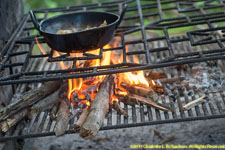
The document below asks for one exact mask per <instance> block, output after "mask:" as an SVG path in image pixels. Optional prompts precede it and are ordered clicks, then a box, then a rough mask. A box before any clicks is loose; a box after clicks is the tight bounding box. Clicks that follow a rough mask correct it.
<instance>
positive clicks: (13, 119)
mask: <svg viewBox="0 0 225 150" xmlns="http://www.w3.org/2000/svg"><path fill="white" fill-rule="evenodd" d="M27 114H28V109H23V110H20V111H19V112H17V113H16V114H14V115H12V116H10V117H8V118H7V119H5V120H3V121H1V122H0V130H1V131H2V132H7V131H8V130H9V129H10V128H11V127H13V126H14V125H16V124H17V123H18V122H19V121H20V120H22V119H23V118H24V117H25V116H26V115H27Z"/></svg>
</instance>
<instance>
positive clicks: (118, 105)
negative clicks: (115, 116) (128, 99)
mask: <svg viewBox="0 0 225 150" xmlns="http://www.w3.org/2000/svg"><path fill="white" fill-rule="evenodd" d="M112 108H113V109H115V110H116V111H117V113H119V114H120V115H124V116H125V117H126V118H127V117H128V114H127V113H126V111H125V110H124V109H123V108H122V107H121V106H120V104H119V103H118V102H117V101H113V105H112Z"/></svg>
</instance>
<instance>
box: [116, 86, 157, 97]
mask: <svg viewBox="0 0 225 150" xmlns="http://www.w3.org/2000/svg"><path fill="white" fill-rule="evenodd" d="M120 86H122V87H123V88H125V89H126V90H128V91H129V92H130V93H134V94H137V95H140V96H143V97H147V98H149V99H151V100H153V101H157V100H158V98H159V97H158V94H157V93H156V92H155V91H154V90H152V89H151V88H146V87H141V86H137V85H134V86H133V85H129V84H127V83H124V82H122V83H121V84H120Z"/></svg>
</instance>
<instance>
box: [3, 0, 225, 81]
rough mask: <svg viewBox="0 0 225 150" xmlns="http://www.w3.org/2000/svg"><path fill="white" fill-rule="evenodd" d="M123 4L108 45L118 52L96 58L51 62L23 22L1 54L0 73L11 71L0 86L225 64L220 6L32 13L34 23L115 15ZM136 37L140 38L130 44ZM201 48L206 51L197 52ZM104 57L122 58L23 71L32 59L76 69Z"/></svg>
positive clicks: (115, 6)
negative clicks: (72, 15) (134, 59)
mask: <svg viewBox="0 0 225 150" xmlns="http://www.w3.org/2000/svg"><path fill="white" fill-rule="evenodd" d="M124 2H127V3H128V9H127V12H126V14H125V18H124V20H123V22H122V25H121V26H120V28H119V29H118V30H117V32H116V36H115V38H114V40H113V41H115V40H116V39H119V41H120V42H119V44H118V46H115V47H112V48H109V49H101V50H100V53H99V55H90V54H88V53H84V54H83V57H72V56H70V54H61V55H60V56H59V57H56V58H55V57H52V53H53V52H52V50H51V49H50V48H49V47H48V46H47V45H46V44H45V40H44V39H43V37H42V36H41V35H39V34H37V33H36V30H35V29H34V27H33V24H32V23H31V20H30V18H29V16H28V15H26V16H24V19H23V20H22V21H21V25H20V26H19V27H18V29H17V30H16V31H15V33H14V35H13V36H12V38H11V39H10V40H9V41H8V42H7V44H6V46H5V47H4V48H3V50H2V51H1V53H0V58H1V64H0V72H4V71H5V70H10V73H9V74H8V75H7V76H4V77H1V78H0V85H6V84H18V83H31V82H43V81H49V80H62V79H69V78H79V77H88V76H96V75H105V74H113V73H121V72H128V71H135V70H144V69H154V68H162V67H168V66H174V65H180V64H188V63H194V62H202V61H208V60H217V59H224V58H225V48H224V40H225V39H224V33H223V32H224V30H225V28H224V22H225V14H224V1H222V0H207V1H200V0H196V1H190V2H184V1H181V0H180V1H179V0H165V1H164V0H161V1H160V0H157V1H144V0H143V1H140V0H136V1H135V0H129V1H116V2H105V3H96V4H90V5H82V6H69V7H62V8H54V9H40V10H35V11H34V12H35V13H36V15H37V16H38V18H39V20H42V19H45V18H48V17H51V16H52V15H57V14H59V13H64V12H74V11H88V10H96V11H108V12H113V13H119V12H120V11H121V9H122V3H124ZM178 31H182V33H180V32H179V37H178V36H177V35H178ZM136 35H141V36H139V38H134V37H135V36H136ZM215 35H216V36H215ZM35 36H36V37H37V38H38V39H39V41H40V43H42V44H43V45H44V46H45V49H46V50H47V54H46V55H43V54H38V52H37V46H36V42H35V40H34V37H35ZM130 37H131V38H130ZM176 37H177V38H176ZM113 41H112V43H111V44H113ZM155 42H163V43H165V45H163V46H154V47H152V45H153V44H154V43H155ZM185 42H186V43H188V47H187V48H186V49H188V50H187V51H183V52H182V53H181V52H180V50H176V49H175V48H174V47H175V45H176V44H182V43H185ZM210 44H213V45H214V47H210V48H209V47H208V48H207V46H209V45H210ZM202 45H204V46H206V48H200V46H202ZM18 46H19V47H21V46H28V47H29V50H28V51H22V52H21V51H20V52H17V48H18ZM128 46H132V47H133V50H132V51H129V49H127V47H128ZM106 51H112V52H118V53H121V54H122V57H123V61H122V62H120V63H118V64H111V65H108V66H95V67H82V68H76V65H73V67H71V68H68V69H66V70H62V69H57V70H40V71H37V70H34V71H26V68H27V65H28V64H29V63H31V62H32V61H34V60H35V59H48V62H50V63H55V62H59V61H67V62H70V63H71V62H73V63H74V64H76V62H77V61H78V60H79V61H85V60H93V59H100V60H101V58H102V56H103V54H104V53H105V52H106ZM161 52H164V53H166V54H167V55H166V57H163V58H161V59H158V58H155V57H153V56H159V55H160V53H161ZM133 55H135V56H142V58H143V61H141V62H140V63H131V62H129V61H128V58H129V57H130V56H133ZM16 57H24V58H25V59H24V61H23V62H14V63H12V62H13V61H12V60H14V58H16ZM15 67H17V68H18V67H19V69H14V68H15Z"/></svg>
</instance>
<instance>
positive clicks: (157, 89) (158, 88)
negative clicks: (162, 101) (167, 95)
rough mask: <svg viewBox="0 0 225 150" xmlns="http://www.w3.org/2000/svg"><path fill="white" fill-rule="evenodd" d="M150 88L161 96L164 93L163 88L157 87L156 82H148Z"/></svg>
mask: <svg viewBox="0 0 225 150" xmlns="http://www.w3.org/2000/svg"><path fill="white" fill-rule="evenodd" d="M149 85H150V87H151V88H152V89H153V90H154V91H155V92H157V93H160V94H163V93H164V88H163V86H162V85H159V84H158V83H157V82H155V81H154V80H150V81H149Z"/></svg>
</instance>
